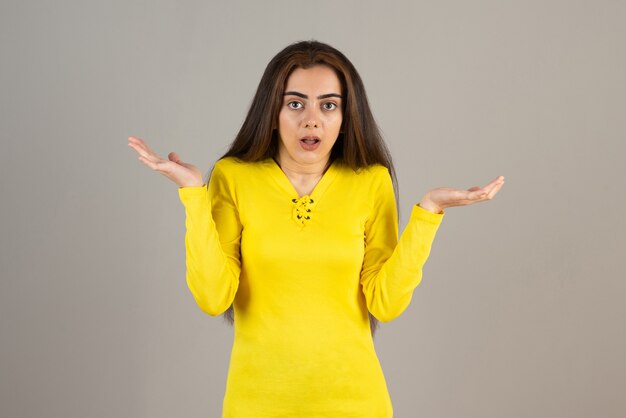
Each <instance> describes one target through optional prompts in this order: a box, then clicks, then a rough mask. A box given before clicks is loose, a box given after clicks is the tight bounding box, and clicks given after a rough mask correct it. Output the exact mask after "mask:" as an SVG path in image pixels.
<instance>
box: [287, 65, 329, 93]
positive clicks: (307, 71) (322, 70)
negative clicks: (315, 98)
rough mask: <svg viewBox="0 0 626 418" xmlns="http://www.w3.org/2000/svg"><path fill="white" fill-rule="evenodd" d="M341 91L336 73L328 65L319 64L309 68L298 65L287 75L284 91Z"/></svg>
mask: <svg viewBox="0 0 626 418" xmlns="http://www.w3.org/2000/svg"><path fill="white" fill-rule="evenodd" d="M303 90H306V91H308V92H311V93H320V94H325V93H341V82H340V81H339V77H337V73H336V72H335V70H334V69H333V68H332V67H329V66H328V65H324V64H319V65H315V66H313V67H309V68H302V67H298V68H296V69H295V70H293V72H292V73H291V74H290V75H289V78H288V79H287V83H286V86H285V91H286V92H288V91H298V92H300V93H304V91H303Z"/></svg>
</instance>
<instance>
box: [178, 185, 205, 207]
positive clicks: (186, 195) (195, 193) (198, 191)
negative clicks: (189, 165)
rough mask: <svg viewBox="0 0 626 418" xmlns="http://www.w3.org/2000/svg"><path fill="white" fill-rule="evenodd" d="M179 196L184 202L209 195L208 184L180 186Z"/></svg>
mask: <svg viewBox="0 0 626 418" xmlns="http://www.w3.org/2000/svg"><path fill="white" fill-rule="evenodd" d="M178 197H179V198H180V200H181V201H182V202H183V203H184V202H185V201H187V200H193V199H194V198H199V197H204V198H206V197H207V187H206V184H204V185H202V186H190V187H179V188H178Z"/></svg>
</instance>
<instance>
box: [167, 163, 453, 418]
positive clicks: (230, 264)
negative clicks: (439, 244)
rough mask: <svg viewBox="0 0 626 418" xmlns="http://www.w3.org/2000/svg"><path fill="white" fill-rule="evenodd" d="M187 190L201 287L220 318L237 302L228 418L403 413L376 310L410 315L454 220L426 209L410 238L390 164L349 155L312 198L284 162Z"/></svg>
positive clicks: (189, 252) (218, 169)
mask: <svg viewBox="0 0 626 418" xmlns="http://www.w3.org/2000/svg"><path fill="white" fill-rule="evenodd" d="M178 191H179V197H180V199H181V201H182V203H183V205H184V206H185V212H186V228H187V232H186V236H185V244H186V263H187V284H188V286H189V289H190V290H191V293H192V294H193V296H194V298H195V300H196V302H197V303H198V305H199V306H200V308H201V309H202V310H203V311H204V312H206V313H208V314H209V315H219V314H221V313H223V312H224V311H225V310H226V309H228V307H229V306H230V305H231V304H232V303H234V313H235V323H234V342H233V348H232V352H231V358H230V367H229V372H228V379H227V382H226V393H225V396H224V402H223V415H222V416H223V417H234V418H249V417H250V418H252V417H254V418H264V417H298V418H308V417H333V418H343V417H354V418H356V417H358V418H367V417H372V418H384V417H391V416H392V415H393V410H392V405H391V400H390V397H389V393H388V390H387V385H386V382H385V378H384V375H383V372H382V369H381V367H380V363H379V361H378V357H377V355H376V352H375V349H374V343H373V340H372V336H371V332H370V325H369V317H368V310H369V312H371V313H372V315H374V316H375V317H376V318H377V319H379V320H380V321H383V322H388V321H391V320H392V319H394V318H396V317H397V316H399V315H400V314H401V313H402V312H403V311H404V310H405V309H406V307H407V306H408V305H409V303H410V301H411V297H412V294H413V290H414V289H415V287H416V286H417V285H418V284H419V282H420V280H421V278H422V266H423V265H424V263H425V262H426V260H427V258H428V255H429V253H430V249H431V245H432V242H433V239H434V237H435V234H436V232H437V229H438V227H439V225H440V223H441V221H442V218H443V216H444V214H443V213H440V214H435V213H432V212H429V211H427V210H425V209H423V208H421V207H420V206H418V205H415V206H414V207H413V210H412V213H411V217H410V220H409V222H408V224H407V227H406V229H405V230H404V232H403V233H402V236H401V238H400V240H399V241H398V219H397V211H396V201H395V196H394V192H393V186H392V182H391V177H390V175H389V172H388V170H387V169H386V168H385V167H383V166H380V165H373V166H370V167H368V168H365V169H360V170H358V171H356V172H355V171H354V170H352V169H350V168H349V167H347V166H345V165H343V164H342V163H341V162H340V161H335V162H333V163H332V165H331V166H330V167H329V169H328V170H327V171H326V173H324V176H323V177H322V179H321V180H320V181H319V183H318V184H317V185H316V187H315V189H314V190H313V192H312V193H311V194H310V195H307V196H301V197H300V196H298V193H297V192H296V190H295V189H294V187H293V186H292V184H291V183H290V181H289V179H288V178H287V176H286V175H285V174H284V173H283V172H282V170H281V169H280V167H279V166H278V165H277V164H276V162H275V161H274V160H272V159H267V160H264V161H261V162H257V163H247V162H242V161H240V160H238V159H235V158H230V157H229V158H224V159H222V160H219V161H218V162H217V163H216V164H215V167H214V169H213V172H212V174H211V178H210V181H209V185H208V187H206V186H199V187H183V188H179V189H178Z"/></svg>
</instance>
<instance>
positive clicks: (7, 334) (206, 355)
mask: <svg viewBox="0 0 626 418" xmlns="http://www.w3.org/2000/svg"><path fill="white" fill-rule="evenodd" d="M625 21H626V3H625V2H623V1H518V2H510V1H484V0H483V1H473V2H465V1H441V2H435V1H428V2H426V1H415V2H411V1H404V2H389V3H385V4H383V2H374V1H337V0H333V1H316V2H301V1H273V2H253V1H248V2H237V1H235V2H233V1H231V2H228V3H227V2H217V1H213V2H206V1H205V2H203V1H184V2H182V1H181V2H173V1H172V2H166V1H135V2H122V1H108V2H95V1H91V2H84V1H64V2H44V1H41V2H16V1H14V2H8V1H3V2H2V3H0V48H1V51H0V52H1V57H0V58H1V66H0V71H1V72H0V86H1V94H0V105H1V109H0V117H1V124H0V134H1V140H2V148H1V152H2V164H0V179H1V187H2V189H1V190H0V192H1V194H0V196H1V198H0V199H1V200H0V201H1V203H0V209H1V211H2V213H1V217H0V235H1V237H2V241H1V248H0V261H1V269H0V274H1V275H2V280H1V281H0V298H1V300H0V331H1V344H0V362H1V363H0V416H2V417H7V418H9V417H10V418H13V417H43V416H46V417H150V418H156V417H172V416H183V417H218V416H220V411H221V402H222V397H223V394H224V388H225V379H226V373H227V370H228V361H229V354H230V349H231V344H232V328H230V327H229V326H227V325H226V324H225V322H224V321H223V319H222V317H216V318H213V317H210V316H207V315H205V314H203V313H202V312H201V311H200V310H199V309H198V308H197V306H196V305H195V302H194V300H193V298H192V296H191V293H190V292H189V291H188V290H187V288H186V284H185V264H184V263H185V259H184V256H185V252H184V232H185V229H184V208H183V206H182V204H181V203H180V201H179V200H178V196H177V186H176V185H175V184H174V183H172V182H170V181H169V180H167V179H166V178H165V177H163V176H161V175H159V174H157V173H154V172H152V171H151V170H150V169H149V168H147V167H146V166H144V165H143V164H142V163H141V162H139V161H138V160H137V155H136V152H135V151H134V150H133V149H131V148H129V147H128V146H127V137H128V136H129V135H135V136H138V137H141V138H144V139H145V140H146V141H147V142H148V144H149V145H150V146H152V148H153V149H154V150H155V151H156V152H158V153H159V154H160V155H162V156H166V155H167V153H168V152H169V151H176V152H178V153H179V154H180V155H181V157H182V159H183V160H184V161H188V162H191V163H192V164H195V165H197V166H198V167H200V168H201V169H202V170H203V171H205V172H206V171H207V170H209V169H210V167H211V166H212V164H213V163H214V162H215V160H216V158H217V157H218V156H219V155H220V154H221V153H222V152H224V151H225V150H226V148H227V146H228V144H229V143H230V141H231V140H232V138H233V137H234V135H235V133H236V132H237V130H238V128H239V126H240V124H241V122H242V121H243V118H244V116H245V113H246V110H247V107H248V105H249V103H250V100H251V99H252V95H253V93H254V91H255V89H256V86H257V83H258V81H259V79H260V77H261V74H262V71H263V69H264V68H265V65H266V64H267V62H268V61H269V59H270V58H271V57H272V56H273V55H274V54H275V53H277V52H278V51H279V50H280V49H282V48H283V47H285V46H286V45H287V44H289V43H291V42H293V41H297V40H303V39H311V38H315V39H317V40H320V41H323V42H328V43H330V44H331V45H334V46H335V47H337V48H338V49H340V50H341V51H343V52H344V53H345V54H346V55H347V56H348V57H349V58H350V59H351V60H352V61H353V63H354V64H355V65H356V67H357V68H358V70H359V71H360V73H361V75H362V77H363V79H364V82H365V85H366V87H367V90H368V95H369V98H370V101H371V104H372V106H373V110H374V112H375V116H376V119H377V121H378V122H379V124H380V126H381V128H382V130H383V131H384V134H385V137H386V139H387V141H388V143H389V146H390V148H391V150H392V152H393V155H394V158H395V164H396V168H397V170H398V177H399V182H400V194H401V200H400V202H399V203H400V208H401V222H402V225H401V226H404V224H405V222H406V220H407V216H408V214H409V213H410V206H411V205H412V204H413V203H415V202H417V201H418V200H419V199H420V197H421V196H422V195H423V194H424V193H425V192H427V191H428V190H430V189H432V188H434V187H441V186H450V187H459V188H468V187H471V186H474V185H481V186H482V185H484V184H486V183H487V182H488V181H490V180H492V179H493V178H495V177H496V176H497V175H504V176H505V177H506V184H505V186H504V187H503V189H502V190H501V191H500V193H499V194H498V195H497V196H496V198H495V199H494V200H493V201H490V202H485V203H480V204H477V205H473V206H467V207H457V208H450V209H448V210H447V213H446V216H445V218H444V221H443V223H442V225H441V227H440V229H439V232H438V235H437V238H436V240H435V243H434V246H433V250H432V253H431V257H430V259H429V261H428V263H427V265H426V266H425V269H424V279H423V281H422V283H421V284H420V286H419V287H418V288H417V289H416V291H415V294H414V297H413V301H412V303H411V305H410V306H409V308H408V309H407V310H406V311H405V312H404V314H403V315H402V316H401V317H399V318H398V319H397V320H395V321H393V322H390V323H388V324H382V328H380V329H379V331H378V334H377V335H376V339H375V342H376V348H377V352H378V355H379V358H380V361H381V363H382V366H383V370H384V372H385V375H386V378H387V383H388V387H389V391H390V394H391V398H392V401H393V405H394V410H395V416H397V417H401V418H403V417H432V418H435V417H441V418H449V417H476V418H479V417H480V418H485V417H494V418H495V417H514V418H517V417H520V418H521V417H533V418H539V417H563V418H565V417H568V418H572V417H581V418H582V417H591V416H593V417H616V418H617V417H624V416H626V397H624V393H626V359H625V353H626V327H625V325H624V319H625V316H626V307H625V304H624V299H625V298H624V297H625V296H626V283H625V281H624V276H625V273H626V266H625V262H624V255H623V252H624V249H625V248H626V233H625V232H626V231H625V229H626V228H625V225H624V224H625V222H624V210H625V209H626V204H625V203H626V202H625V199H626V196H625V193H624V188H623V180H624V178H626V176H625V174H626V170H625V169H624V155H625V152H624V151H625V148H626V147H625V146H624V140H625V139H626V118H625V117H624V113H625V110H626V106H625V97H626V45H625V44H626V25H625V23H624V22H625Z"/></svg>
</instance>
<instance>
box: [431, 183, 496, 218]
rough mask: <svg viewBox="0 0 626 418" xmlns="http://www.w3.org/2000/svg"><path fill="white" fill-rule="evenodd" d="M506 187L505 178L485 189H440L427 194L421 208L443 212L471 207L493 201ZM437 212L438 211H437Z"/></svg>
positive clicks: (477, 187) (476, 187) (475, 187)
mask: <svg viewBox="0 0 626 418" xmlns="http://www.w3.org/2000/svg"><path fill="white" fill-rule="evenodd" d="M503 185H504V176H498V177H496V178H495V179H494V180H493V181H491V183H489V184H488V185H486V186H485V187H479V186H474V187H470V188H469V189H467V190H461V189H455V188H452V187H439V188H437V189H433V190H431V191H429V192H428V193H426V195H425V196H424V198H423V199H422V202H423V203H422V202H420V206H424V207H431V208H432V207H433V205H434V206H435V207H436V208H438V209H440V210H442V209H445V208H449V207H453V206H464V205H471V204H473V203H478V202H484V201H486V200H491V199H493V197H494V196H495V195H496V193H498V191H499V190H500V189H501V188H502V186H503ZM435 211H436V209H435Z"/></svg>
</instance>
